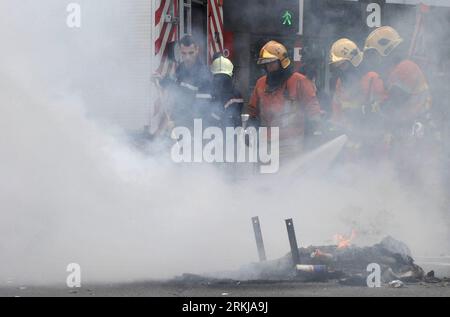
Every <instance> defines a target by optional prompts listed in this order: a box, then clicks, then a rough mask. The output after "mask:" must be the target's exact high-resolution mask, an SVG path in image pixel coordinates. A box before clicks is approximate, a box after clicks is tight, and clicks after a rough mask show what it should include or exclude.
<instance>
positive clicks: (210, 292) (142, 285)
mask: <svg viewBox="0 0 450 317" xmlns="http://www.w3.org/2000/svg"><path fill="white" fill-rule="evenodd" d="M417 260H418V261H417V264H419V265H420V266H421V267H422V268H424V270H425V271H426V272H428V271H430V270H434V271H435V273H436V276H437V277H440V278H442V277H446V276H447V277H450V257H436V258H419V259H417ZM446 280H447V281H448V279H446ZM111 296H112V297H450V283H449V282H440V283H434V284H428V283H418V284H405V285H404V287H402V288H391V287H389V286H388V285H382V286H381V287H380V288H368V287H353V286H343V285H340V284H339V283H338V282H337V281H330V282H327V283H302V282H296V281H250V282H239V281H226V280H224V281H220V280H217V281H213V282H207V281H202V282H189V281H188V282H186V281H183V280H177V279H175V280H171V281H136V282H129V283H99V284H83V285H82V287H81V288H76V289H70V288H67V287H65V286H31V285H12V284H6V285H2V284H0V297H111Z"/></svg>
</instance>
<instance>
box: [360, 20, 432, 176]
mask: <svg viewBox="0 0 450 317" xmlns="http://www.w3.org/2000/svg"><path fill="white" fill-rule="evenodd" d="M364 50H365V51H375V52H376V53H377V54H379V55H380V56H381V57H382V58H383V66H384V76H385V78H386V87H387V89H386V90H387V94H388V96H387V100H386V103H385V105H384V107H383V112H384V113H385V114H386V118H387V129H388V131H389V132H390V137H389V145H390V152H391V154H392V158H393V159H394V162H396V163H397V166H398V169H399V171H400V175H401V176H403V177H405V179H407V180H408V181H411V182H413V181H416V182H418V183H421V182H422V181H421V180H420V177H419V178H416V179H414V177H415V176H413V174H417V175H420V174H421V173H420V171H426V173H428V172H429V170H428V168H427V166H432V165H435V164H436V162H433V160H434V159H436V158H437V157H438V156H439V154H440V146H439V143H440V142H439V141H440V134H439V130H438V129H437V127H436V125H435V123H434V121H433V119H432V117H431V106H432V98H431V93H430V88H429V86H428V82H427V79H426V77H425V74H424V73H423V71H422V70H421V68H420V67H419V66H418V65H417V64H416V63H415V62H413V61H412V60H410V59H408V57H407V56H408V52H407V47H406V45H405V43H404V40H403V38H402V37H401V36H400V35H399V33H398V32H397V31H396V30H395V29H393V28H392V27H389V26H384V27H380V28H377V29H376V30H374V31H373V32H372V33H371V34H370V35H369V36H368V37H367V40H366V43H365V49H364ZM427 170H428V171H427ZM411 171H415V173H411Z"/></svg>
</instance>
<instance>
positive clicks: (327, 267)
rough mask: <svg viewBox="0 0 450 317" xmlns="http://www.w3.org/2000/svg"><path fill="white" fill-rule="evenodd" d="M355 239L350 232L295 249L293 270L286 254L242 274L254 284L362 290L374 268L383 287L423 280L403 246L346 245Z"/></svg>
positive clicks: (386, 240)
mask: <svg viewBox="0 0 450 317" xmlns="http://www.w3.org/2000/svg"><path fill="white" fill-rule="evenodd" d="M355 235H356V233H355V232H354V231H353V233H352V234H351V236H350V237H349V238H346V239H342V240H341V241H340V242H341V243H340V244H339V243H338V244H337V245H329V246H310V247H307V248H299V249H298V252H299V257H300V262H301V263H300V264H297V265H294V266H293V265H292V255H291V254H290V253H289V254H287V255H286V256H284V257H282V258H280V259H277V260H273V261H267V262H260V263H257V264H252V265H250V266H248V267H246V268H245V269H244V270H243V272H247V273H248V272H253V273H252V274H251V275H252V276H251V279H258V280H299V281H306V282H320V281H326V280H339V282H340V283H341V284H343V285H359V286H364V285H366V280H367V277H368V276H369V274H370V273H371V272H370V271H368V267H369V265H371V264H377V265H379V267H380V269H381V272H380V273H381V281H382V282H383V283H385V284H389V283H390V282H395V281H401V282H402V283H418V282H425V281H426V280H427V278H426V274H425V272H424V270H423V269H422V268H421V267H420V266H418V265H417V264H415V263H414V259H413V258H412V256H411V253H410V251H409V248H408V247H407V246H406V245H405V244H404V243H402V242H400V241H397V240H395V239H393V238H392V237H386V238H384V239H383V240H382V241H381V242H380V243H378V244H375V245H373V246H367V247H358V246H354V245H351V244H350V243H349V242H350V241H351V240H353V239H354V237H355ZM344 245H345V247H344ZM394 284H396V285H397V284H399V283H398V282H395V283H394Z"/></svg>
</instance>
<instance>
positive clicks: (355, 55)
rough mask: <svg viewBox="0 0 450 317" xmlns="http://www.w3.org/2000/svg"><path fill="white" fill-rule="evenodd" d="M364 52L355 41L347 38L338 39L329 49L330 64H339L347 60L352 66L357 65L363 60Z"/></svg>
mask: <svg viewBox="0 0 450 317" xmlns="http://www.w3.org/2000/svg"><path fill="white" fill-rule="evenodd" d="M363 56H364V54H363V53H362V52H361V50H360V49H359V47H358V45H356V44H355V42H353V41H351V40H349V39H345V38H343V39H340V40H337V41H336V42H334V44H333V45H332V46H331V50H330V64H335V65H337V64H340V63H342V62H344V61H349V62H350V63H352V65H353V66H355V67H358V66H359V64H361V62H362V60H363Z"/></svg>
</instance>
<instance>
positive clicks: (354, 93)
mask: <svg viewBox="0 0 450 317" xmlns="http://www.w3.org/2000/svg"><path fill="white" fill-rule="evenodd" d="M362 60H363V53H362V52H361V50H360V49H359V48H358V46H357V45H356V44H355V43H354V42H353V41H351V40H349V39H346V38H342V39H339V40H337V41H336V42H334V43H333V45H332V46H331V49H330V60H329V64H330V67H331V69H332V72H333V73H334V74H335V77H336V87H335V90H334V96H333V100H332V111H333V115H332V120H333V121H334V122H335V123H337V124H339V125H341V126H346V127H347V128H349V125H350V122H351V117H354V116H355V115H356V116H359V115H360V114H361V105H360V103H359V99H360V98H359V95H360V94H361V92H360V87H359V85H360V82H359V72H358V70H357V67H358V66H359V65H360V64H361V62H362Z"/></svg>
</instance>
